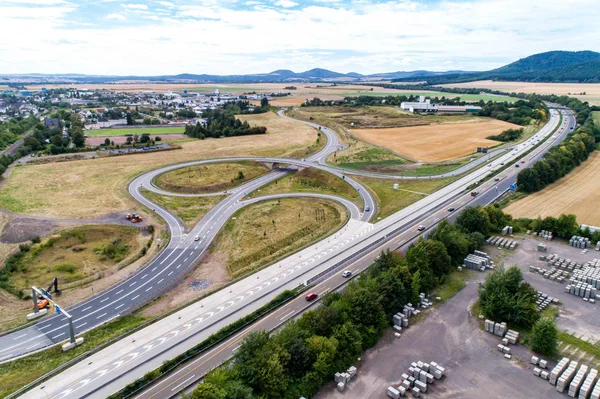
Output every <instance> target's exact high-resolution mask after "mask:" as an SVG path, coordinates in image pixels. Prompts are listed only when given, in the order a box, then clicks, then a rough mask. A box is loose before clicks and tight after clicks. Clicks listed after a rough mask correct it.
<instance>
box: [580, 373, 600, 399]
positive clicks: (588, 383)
mask: <svg viewBox="0 0 600 399" xmlns="http://www.w3.org/2000/svg"><path fill="white" fill-rule="evenodd" d="M597 382H598V370H596V369H591V370H590V373H589V374H588V375H587V378H586V379H585V381H584V382H583V384H582V385H581V390H580V391H579V398H580V399H587V398H589V397H590V396H592V397H593V390H594V386H596V389H595V391H596V399H598V397H599V396H600V384H598V383H597Z"/></svg>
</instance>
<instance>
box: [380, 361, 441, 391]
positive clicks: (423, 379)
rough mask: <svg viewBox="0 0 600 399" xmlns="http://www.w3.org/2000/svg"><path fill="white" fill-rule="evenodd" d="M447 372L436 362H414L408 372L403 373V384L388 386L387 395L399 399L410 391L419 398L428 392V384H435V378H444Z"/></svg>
mask: <svg viewBox="0 0 600 399" xmlns="http://www.w3.org/2000/svg"><path fill="white" fill-rule="evenodd" d="M445 372H446V370H445V369H444V368H443V367H441V366H439V365H438V364H437V363H436V362H431V363H424V362H421V361H418V362H413V363H411V365H410V367H409V368H408V373H404V374H402V384H400V386H398V387H393V386H390V387H388V389H387V395H388V396H389V397H390V398H394V399H398V398H400V397H404V396H406V393H407V392H410V393H411V394H412V396H413V397H415V398H418V397H419V396H421V394H422V393H425V392H427V387H428V385H430V384H433V381H434V380H440V379H442V377H443V376H444V374H445Z"/></svg>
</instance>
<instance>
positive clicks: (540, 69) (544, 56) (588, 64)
mask: <svg viewBox="0 0 600 399" xmlns="http://www.w3.org/2000/svg"><path fill="white" fill-rule="evenodd" d="M489 79H491V80H504V81H509V80H512V81H523V82H565V83H600V53H596V52H594V51H549V52H546V53H540V54H534V55H532V56H529V57H526V58H522V59H520V60H518V61H515V62H513V63H510V64H508V65H505V66H503V67H500V68H497V69H492V70H491V71H485V72H475V73H469V74H465V73H460V72H459V73H448V74H445V75H441V76H427V75H425V74H423V75H419V76H416V77H415V76H412V77H409V78H405V77H403V78H397V79H394V81H396V82H403V81H404V82H405V81H410V80H425V81H427V83H428V84H443V83H458V82H470V81H474V80H489Z"/></svg>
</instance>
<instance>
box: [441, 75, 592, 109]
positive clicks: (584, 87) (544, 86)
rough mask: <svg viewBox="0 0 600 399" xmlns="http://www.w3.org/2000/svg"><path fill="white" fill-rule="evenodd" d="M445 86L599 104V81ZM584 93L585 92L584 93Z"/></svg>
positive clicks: (468, 83)
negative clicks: (552, 95) (536, 95)
mask: <svg viewBox="0 0 600 399" xmlns="http://www.w3.org/2000/svg"><path fill="white" fill-rule="evenodd" d="M442 86H446V87H466V88H473V87H475V88H479V89H492V90H500V91H504V92H507V93H513V92H514V93H538V94H556V95H567V96H571V97H576V98H578V99H580V100H581V101H587V102H589V103H590V104H596V105H600V83H532V82H497V81H491V80H478V81H475V82H466V83H450V84H447V85H442ZM584 93H585V94H584Z"/></svg>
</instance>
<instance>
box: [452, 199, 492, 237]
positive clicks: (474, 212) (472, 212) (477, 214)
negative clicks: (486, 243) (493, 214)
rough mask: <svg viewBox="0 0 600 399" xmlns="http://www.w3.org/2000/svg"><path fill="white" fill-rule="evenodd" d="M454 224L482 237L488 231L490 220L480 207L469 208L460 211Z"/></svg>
mask: <svg viewBox="0 0 600 399" xmlns="http://www.w3.org/2000/svg"><path fill="white" fill-rule="evenodd" d="M456 224H457V225H459V226H461V227H462V228H464V229H465V230H466V231H467V232H469V233H472V232H474V231H478V232H480V233H481V234H483V235H484V236H487V235H488V234H489V230H490V218H489V216H488V214H487V213H486V212H485V210H484V209H483V207H482V206H471V207H468V208H467V209H465V210H464V211H462V212H461V214H460V215H458V217H457V218H456Z"/></svg>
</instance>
